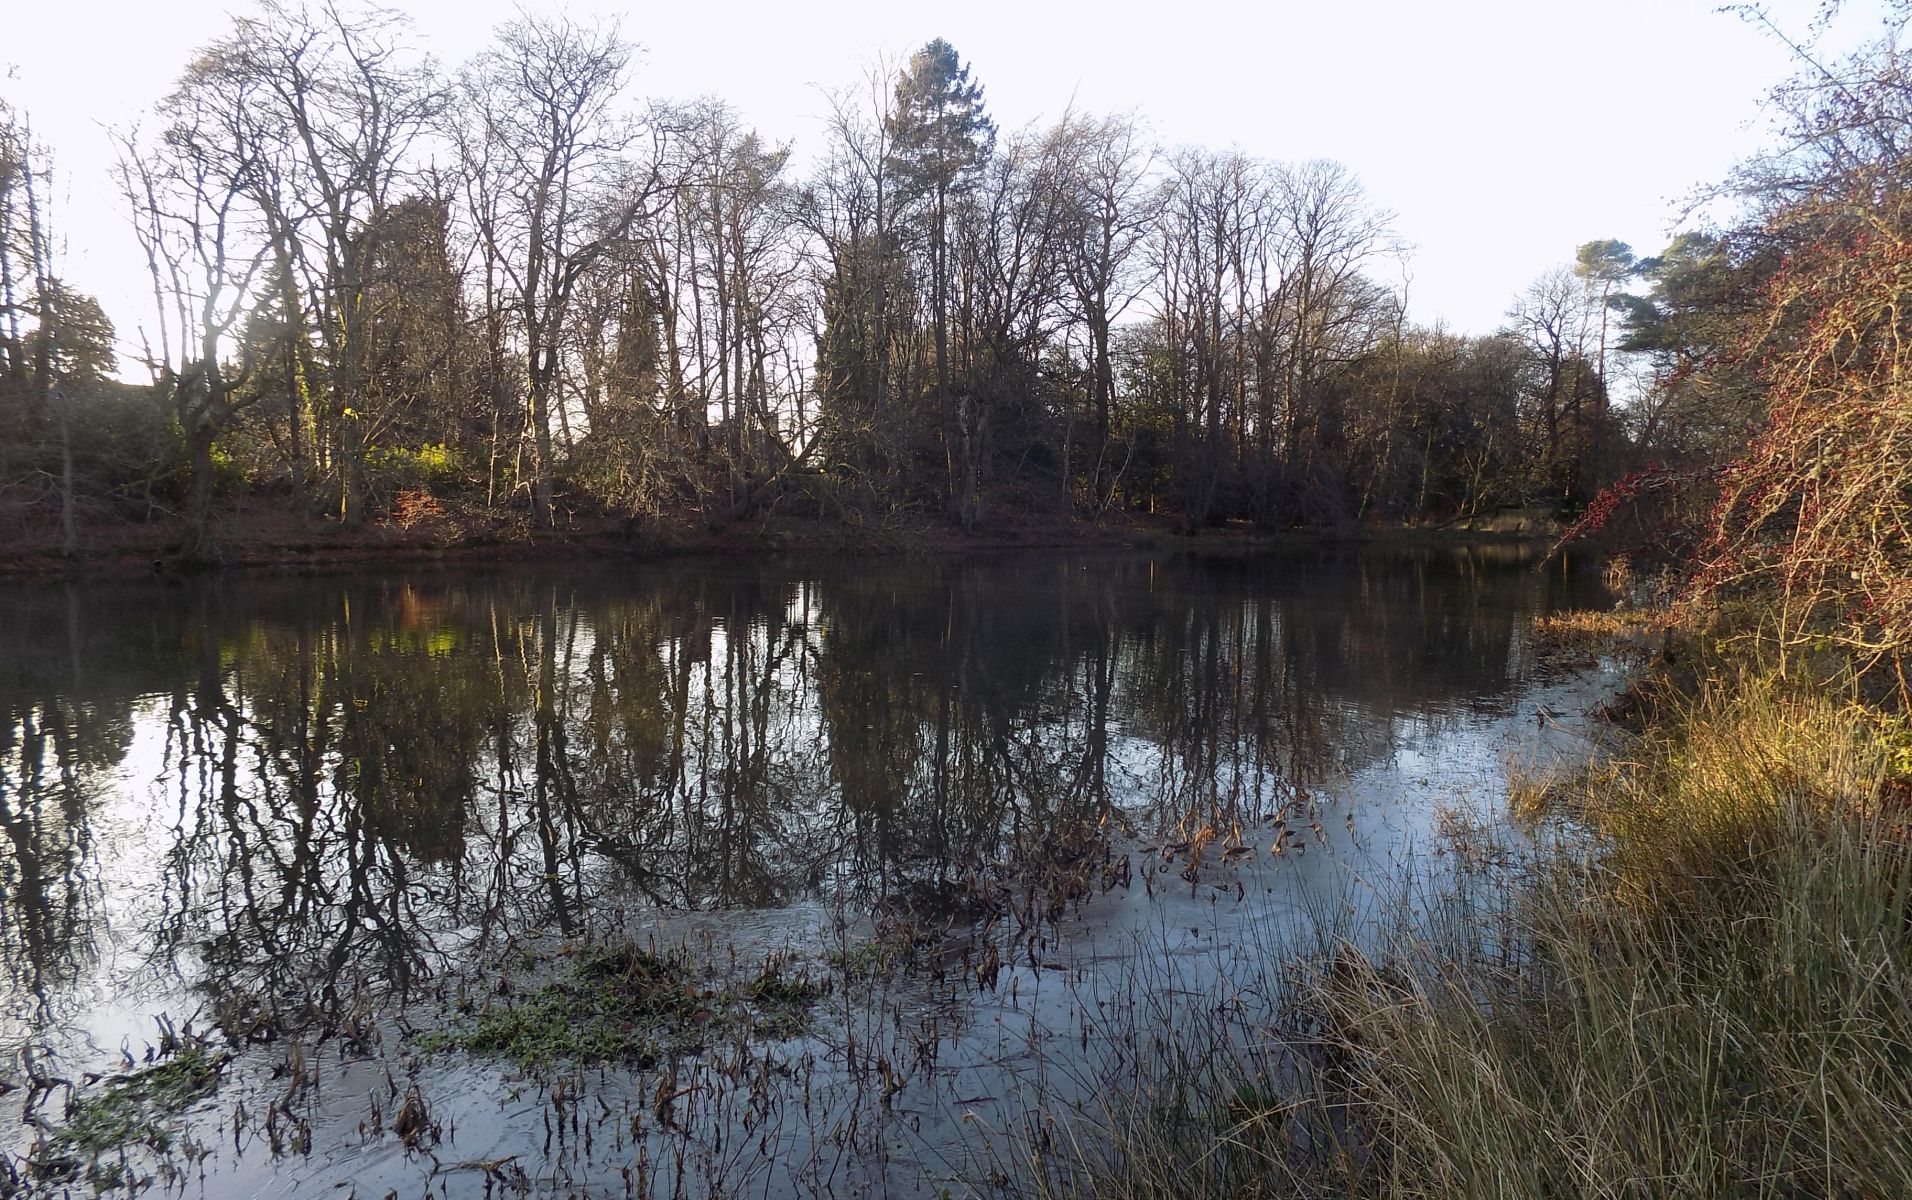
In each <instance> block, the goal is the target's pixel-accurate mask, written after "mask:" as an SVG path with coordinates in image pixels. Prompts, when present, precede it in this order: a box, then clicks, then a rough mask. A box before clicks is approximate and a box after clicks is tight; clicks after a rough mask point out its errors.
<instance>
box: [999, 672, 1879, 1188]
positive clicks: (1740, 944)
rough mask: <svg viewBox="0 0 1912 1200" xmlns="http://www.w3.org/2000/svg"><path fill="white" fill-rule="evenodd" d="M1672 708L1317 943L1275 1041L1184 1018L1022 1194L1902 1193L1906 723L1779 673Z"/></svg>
mask: <svg viewBox="0 0 1912 1200" xmlns="http://www.w3.org/2000/svg"><path fill="white" fill-rule="evenodd" d="M1654 729H1655V732H1650V733H1649V734H1647V735H1646V736H1645V737H1644V738H1642V739H1641V740H1640V741H1639V742H1637V743H1636V744H1635V745H1634V746H1633V747H1632V749H1631V750H1630V751H1629V752H1628V753H1627V754H1626V755H1625V756H1624V758H1622V759H1619V760H1616V761H1613V762H1609V763H1607V764H1606V765H1604V766H1601V767H1599V768H1596V769H1593V770H1590V771H1589V772H1588V773H1587V774H1586V775H1584V776H1583V777H1581V778H1579V779H1576V780H1574V781H1572V782H1571V783H1570V784H1567V785H1556V786H1555V787H1553V788H1552V789H1550V792H1551V795H1552V797H1553V800H1554V803H1555V804H1556V805H1560V804H1564V805H1566V806H1567V807H1568V808H1569V810H1570V813H1569V816H1570V825H1571V828H1572V829H1573V830H1574V831H1575V832H1574V834H1573V835H1572V836H1563V837H1561V838H1559V839H1558V840H1557V841H1553V842H1550V843H1549V844H1548V846H1547V847H1546V848H1544V849H1543V850H1541V851H1540V852H1539V857H1538V860H1537V862H1534V863H1532V864H1530V865H1531V866H1533V867H1534V868H1535V869H1534V870H1533V871H1531V872H1529V873H1527V874H1524V875H1523V876H1522V877H1521V878H1520V879H1519V880H1516V881H1513V882H1511V883H1509V884H1508V885H1507V886H1505V887H1504V888H1502V889H1500V890H1499V891H1498V892H1497V894H1496V898H1495V899H1494V900H1492V901H1491V902H1487V903H1478V902H1477V903H1469V904H1462V905H1459V906H1456V907H1455V908H1454V909H1453V914H1454V915H1453V917H1452V919H1448V920H1444V921H1437V922H1435V923H1433V924H1431V925H1430V924H1423V925H1421V926H1420V927H1418V928H1417V929H1416V930H1415V931H1414V932H1413V934H1412V935H1411V936H1399V937H1384V938H1380V939H1369V940H1368V942H1367V944H1366V945H1365V947H1364V948H1362V949H1355V948H1354V946H1353V943H1352V942H1345V943H1343V944H1342V945H1341V946H1340V947H1339V948H1338V949H1336V950H1333V951H1330V952H1326V953H1318V954H1316V955H1314V956H1313V957H1311V958H1310V959H1308V960H1307V962H1308V964H1309V967H1310V969H1309V970H1307V971H1306V972H1305V973H1304V975H1303V976H1302V977H1301V978H1299V979H1298V980H1297V979H1294V978H1292V977H1288V979H1289V982H1288V985H1287V986H1288V988H1289V990H1288V992H1287V993H1286V995H1287V996H1288V1000H1287V1001H1286V1002H1285V1004H1284V1006H1283V1013H1284V1014H1285V1015H1284V1017H1283V1019H1282V1023H1281V1024H1279V1025H1271V1026H1270V1027H1269V1030H1270V1032H1269V1038H1270V1041H1271V1042H1272V1041H1273V1040H1277V1039H1283V1040H1284V1044H1283V1047H1282V1052H1281V1053H1276V1052H1275V1051H1274V1050H1273V1049H1272V1048H1271V1045H1269V1044H1262V1045H1259V1046H1258V1047H1257V1048H1256V1052H1255V1053H1254V1054H1252V1055H1243V1054H1241V1053H1239V1051H1238V1050H1236V1049H1233V1048H1231V1047H1230V1046H1229V1045H1227V1044H1225V1043H1224V1042H1222V1041H1218V1040H1217V1038H1216V1036H1215V1034H1216V1026H1215V1023H1213V1022H1205V1021H1203V1020H1202V1019H1200V1018H1199V1016H1198V1015H1197V1016H1195V1017H1193V1018H1192V1019H1187V1020H1184V1021H1183V1022H1182V1023H1181V1025H1180V1026H1179V1027H1178V1028H1177V1029H1175V1030H1174V1031H1172V1033H1170V1034H1167V1035H1166V1038H1167V1040H1168V1042H1169V1043H1170V1044H1171V1046H1172V1050H1171V1051H1169V1052H1166V1053H1164V1054H1163V1055H1162V1056H1161V1062H1162V1064H1163V1069H1162V1070H1161V1071H1160V1072H1159V1073H1158V1074H1157V1075H1156V1076H1155V1077H1154V1082H1155V1086H1153V1087H1138V1088H1136V1089H1134V1090H1133V1093H1132V1094H1131V1095H1128V1096H1116V1097H1113V1098H1112V1099H1111V1103H1110V1105H1109V1108H1110V1114H1109V1116H1108V1119H1107V1120H1106V1122H1104V1123H1103V1125H1102V1127H1100V1128H1095V1129H1089V1130H1078V1131H1077V1134H1076V1135H1075V1136H1074V1138H1073V1140H1064V1141H1062V1142H1060V1143H1052V1144H1051V1145H1049V1146H1047V1147H1046V1148H1045V1153H1046V1154H1047V1156H1048V1158H1049V1160H1050V1162H1049V1164H1048V1165H1047V1167H1046V1168H1045V1169H1044V1170H1041V1171H1032V1172H1029V1173H1028V1174H1027V1175H1026V1176H1025V1178H1027V1179H1028V1180H1030V1187H1031V1190H1034V1191H1044V1192H1048V1193H1050V1194H1069V1195H1097V1196H1103V1195H1108V1196H1120V1197H1137V1198H1140V1197H1167V1196H1223V1195H1226V1196H1263V1195H1266V1196H1276V1195H1290V1196H1291V1195H1324V1196H1325V1195H1336V1196H1365V1197H1389V1198H1393V1197H1400V1198H1407V1197H1417V1198H1418V1197H1442V1198H1446V1197H1509V1198H1513V1197H1563V1198H1572V1197H1588V1198H1593V1197H1601V1198H1608V1197H1634V1196H1638V1197H1666V1196H1681V1197H1685V1196H1695V1197H1706V1196H1718V1197H1741V1196H1744V1197H1775V1198H1777V1197H1803V1196H1815V1197H1817V1196H1853V1197H1894V1196H1912V1136H1908V1135H1909V1132H1912V933H1909V932H1908V908H1907V896H1908V891H1907V886H1908V883H1912V879H1908V866H1907V856H1906V854H1905V852H1904V849H1905V838H1904V829H1903V827H1902V825H1901V824H1900V814H1899V812H1898V811H1897V805H1898V800H1897V799H1896V797H1898V796H1899V795H1900V794H1901V790H1902V789H1901V785H1900V784H1899V783H1898V782H1897V780H1896V776H1895V773H1894V772H1895V761H1896V760H1898V759H1901V758H1903V754H1902V751H1901V750H1900V747H1901V745H1902V743H1903V740H1904V739H1903V737H1902V736H1901V733H1900V731H1899V730H1898V729H1897V728H1896V727H1894V726H1892V725H1889V724H1887V723H1886V722H1884V721H1883V720H1882V719H1881V718H1879V717H1878V716H1877V715H1876V714H1874V713H1872V712H1871V711H1869V710H1866V709H1863V708H1861V707H1858V706H1855V705H1848V704H1843V703H1840V702H1838V701H1836V700H1834V699H1831V698H1828V697H1827V696H1825V695H1816V694H1813V693H1811V692H1806V691H1800V690H1794V689H1790V688H1789V687H1787V686H1786V685H1785V684H1783V683H1777V682H1773V681H1771V680H1769V679H1741V680H1736V681H1734V682H1733V683H1731V684H1730V685H1716V686H1713V687H1710V688H1707V689H1705V690H1704V691H1703V692H1702V693H1701V694H1700V697H1699V698H1698V699H1696V700H1691V701H1687V702H1685V703H1684V704H1683V705H1681V706H1680V707H1678V708H1677V709H1672V710H1662V712H1661V714H1660V718H1659V719H1658V720H1657V721H1656V724H1655V726H1654ZM1271 970H1274V968H1271ZM1292 970H1293V966H1292V963H1289V964H1287V965H1283V966H1281V967H1280V968H1279V971H1280V972H1283V973H1286V972H1291V971H1292ZM1269 1063H1280V1064H1281V1066H1280V1068H1279V1069H1278V1070H1273V1071H1271V1070H1270V1069H1269V1068H1268V1065H1267V1064H1269ZM1058 1163H1059V1164H1060V1165H1058Z"/></svg>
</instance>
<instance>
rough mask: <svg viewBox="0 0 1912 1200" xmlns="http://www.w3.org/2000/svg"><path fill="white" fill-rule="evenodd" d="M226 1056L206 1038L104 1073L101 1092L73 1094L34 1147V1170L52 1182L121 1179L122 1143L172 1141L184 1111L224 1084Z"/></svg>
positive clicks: (108, 1183)
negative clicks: (152, 1061)
mask: <svg viewBox="0 0 1912 1200" xmlns="http://www.w3.org/2000/svg"><path fill="white" fill-rule="evenodd" d="M225 1061H226V1060H225V1059H224V1058H223V1057H221V1056H215V1055H213V1054H211V1053H209V1052H208V1051H207V1050H206V1049H205V1048H204V1047H202V1046H188V1047H187V1048H185V1049H183V1050H180V1051H179V1052H178V1053H176V1054H174V1055H173V1056H172V1057H170V1058H168V1059H166V1060H165V1061H163V1062H160V1063H158V1064H156V1065H154V1066H151V1067H147V1068H146V1069H144V1070H141V1071H134V1072H131V1073H129V1074H126V1075H120V1076H117V1077H115V1078H113V1079H110V1080H108V1081H106V1083H105V1085H104V1086H103V1087H101V1088H100V1089H99V1090H98V1091H97V1092H94V1093H92V1094H90V1095H84V1096H76V1097H75V1098H73V1099H72V1100H71V1101H69V1103H68V1105H67V1110H66V1119H65V1121H64V1122H63V1123H62V1124H60V1125H59V1126H57V1127H55V1128H54V1129H52V1130H51V1131H50V1132H49V1133H48V1134H47V1135H46V1136H45V1137H43V1138H42V1139H41V1140H40V1142H39V1144H38V1145H36V1146H35V1147H34V1149H33V1152H32V1153H31V1154H30V1155H29V1157H28V1166H29V1170H30V1173H31V1174H32V1175H33V1177H34V1178H36V1179H38V1180H40V1181H42V1182H47V1183H71V1182H73V1181H75V1180H78V1179H82V1178H83V1179H85V1180H86V1181H87V1182H88V1183H90V1184H93V1185H94V1186H95V1187H97V1188H100V1189H105V1188H108V1187H112V1186H116V1185H117V1184H118V1183H119V1182H121V1181H122V1180H123V1178H124V1175H125V1171H126V1165H125V1162H124V1152H125V1151H127V1150H130V1149H133V1148H135V1147H145V1148H147V1149H150V1150H153V1151H156V1152H158V1153H161V1154H164V1153H165V1152H166V1151H168V1150H170V1149H172V1146H173V1141H174V1138H175V1137H176V1136H177V1134H178V1124H177V1118H178V1116H179V1114H180V1113H181V1112H183V1111H184V1110H185V1109H186V1108H187V1107H189V1106H190V1105H191V1104H192V1103H193V1102H194V1101H195V1100H198V1099H199V1098H201V1097H202V1096H205V1095H207V1094H208V1093H210V1092H211V1091H212V1090H213V1089H214V1088H216V1087H217V1086H218V1085H219V1073H220V1071H221V1070H222V1069H223V1068H224V1066H225ZM109 1156H111V1157H109Z"/></svg>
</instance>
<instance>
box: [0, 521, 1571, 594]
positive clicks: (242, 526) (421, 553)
mask: <svg viewBox="0 0 1912 1200" xmlns="http://www.w3.org/2000/svg"><path fill="white" fill-rule="evenodd" d="M246 517H247V514H236V519H235V520H234V521H233V522H232V524H233V525H234V526H236V527H237V531H236V533H234V534H229V535H228V536H227V537H226V539H225V540H224V542H223V543H222V551H223V557H222V558H221V560H220V561H217V562H212V563H186V562H182V561H180V560H179V559H178V558H177V557H176V548H177V546H178V544H179V542H180V540H181V538H182V532H181V530H179V529H178V528H176V527H174V526H172V525H170V524H168V525H164V526H159V525H154V526H144V525H130V526H120V527H114V528H109V529H107V530H104V531H97V532H96V540H95V545H94V547H93V548H91V549H89V550H86V551H82V552H81V553H80V554H77V555H75V556H73V557H71V558H68V557H65V556H63V555H61V554H60V553H59V552H58V551H57V550H55V549H50V548H48V547H46V546H43V545H32V546H20V545H17V544H16V545H12V546H9V545H6V544H4V543H0V579H5V580H36V579H40V580H59V579H65V580H71V579H121V580H124V579H128V578H138V577H142V576H154V575H167V576H173V575H181V574H199V573H214V572H220V571H226V570H248V571H255V570H261V569H271V568H289V569H299V570H304V569H333V568H340V569H355V568H366V567H394V568H397V567H417V566H431V565H439V564H446V565H466V564H511V563H551V562H565V561H579V560H586V559H603V558H613V559H618V560H624V561H639V562H641V561H657V560H662V559H669V558H679V557H700V556H709V557H727V556H737V555H765V554H768V555H783V554H802V555H839V556H845V557H862V556H869V557H881V558H891V557H909V556H945V555H960V554H968V553H985V552H992V551H1008V550H1044V549H1067V550H1076V549H1129V550H1151V549H1153V550H1167V549H1191V550H1200V551H1202V552H1204V553H1227V552H1238V553H1253V552H1259V551H1264V550H1274V549H1281V548H1291V547H1297V546H1315V545H1320V546H1337V545H1346V546H1407V547H1416V546H1454V547H1459V546H1470V545H1497V546H1533V547H1539V546H1544V545H1547V544H1549V543H1551V542H1552V541H1554V540H1555V539H1556V538H1557V537H1558V532H1559V531H1558V529H1557V528H1534V527H1531V526H1529V525H1528V524H1526V523H1521V524H1520V525H1517V526H1513V527H1506V526H1500V527H1496V526H1495V525H1494V524H1493V523H1492V522H1489V523H1488V527H1463V526H1458V525H1440V526H1406V525H1367V526H1357V525H1350V526H1321V527H1307V528H1293V529H1278V530H1262V529H1256V528H1254V527H1252V526H1247V525H1245V524H1231V525H1224V526H1219V527H1214V528H1203V529H1188V528H1185V527H1184V526H1183V525H1182V524H1181V523H1180V522H1179V521H1178V520H1174V519H1166V520H1165V519H1149V518H1120V519H1112V520H1108V519H1105V520H1101V521H1094V520H1067V519H1062V520H1058V519H1042V518H1037V519H1029V518H1026V517H1022V516H1021V515H1020V514H1017V515H1013V516H1011V517H1010V518H1008V519H1006V520H1005V521H1004V522H1002V523H1001V524H999V525H997V526H995V527H993V528H988V529H985V530H982V531H979V532H976V533H964V532H962V531H961V530H960V529H958V528H956V527H955V526H953V525H949V524H947V523H945V522H941V521H933V520H921V521H912V522H898V523H896V524H891V525H872V526H861V527H859V526H853V525H848V524H844V523H841V522H835V521H818V520H815V519H806V518H795V519H789V520H781V521H768V522H756V523H751V524H748V525H741V526H732V527H729V528H725V529H719V530H708V529H699V528H697V527H695V526H693V525H691V524H689V523H682V522H680V523H671V524H664V523H658V524H655V525H651V526H647V527H639V528H633V527H631V525H630V524H629V523H628V522H614V521H604V520H599V521H591V522H578V523H576V524H574V525H572V526H571V527H569V528H565V529H555V530H547V531H532V530H529V529H526V528H522V527H520V528H515V529H512V528H506V529H501V530H499V529H494V530H471V529H467V530H462V531H459V532H458V533H456V534H454V535H452V536H445V535H444V531H443V530H442V529H423V530H420V529H417V528H411V529H408V528H402V527H399V526H395V525H391V524H380V525H372V526H367V527H365V528H363V529H359V530H356V531H346V530H343V529H340V528H338V527H336V526H330V527H321V528H316V529H313V528H302V529H299V530H296V531H294V530H286V529H284V528H279V529H271V528H265V529H259V528H256V527H249V523H248V521H247V519H246Z"/></svg>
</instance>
